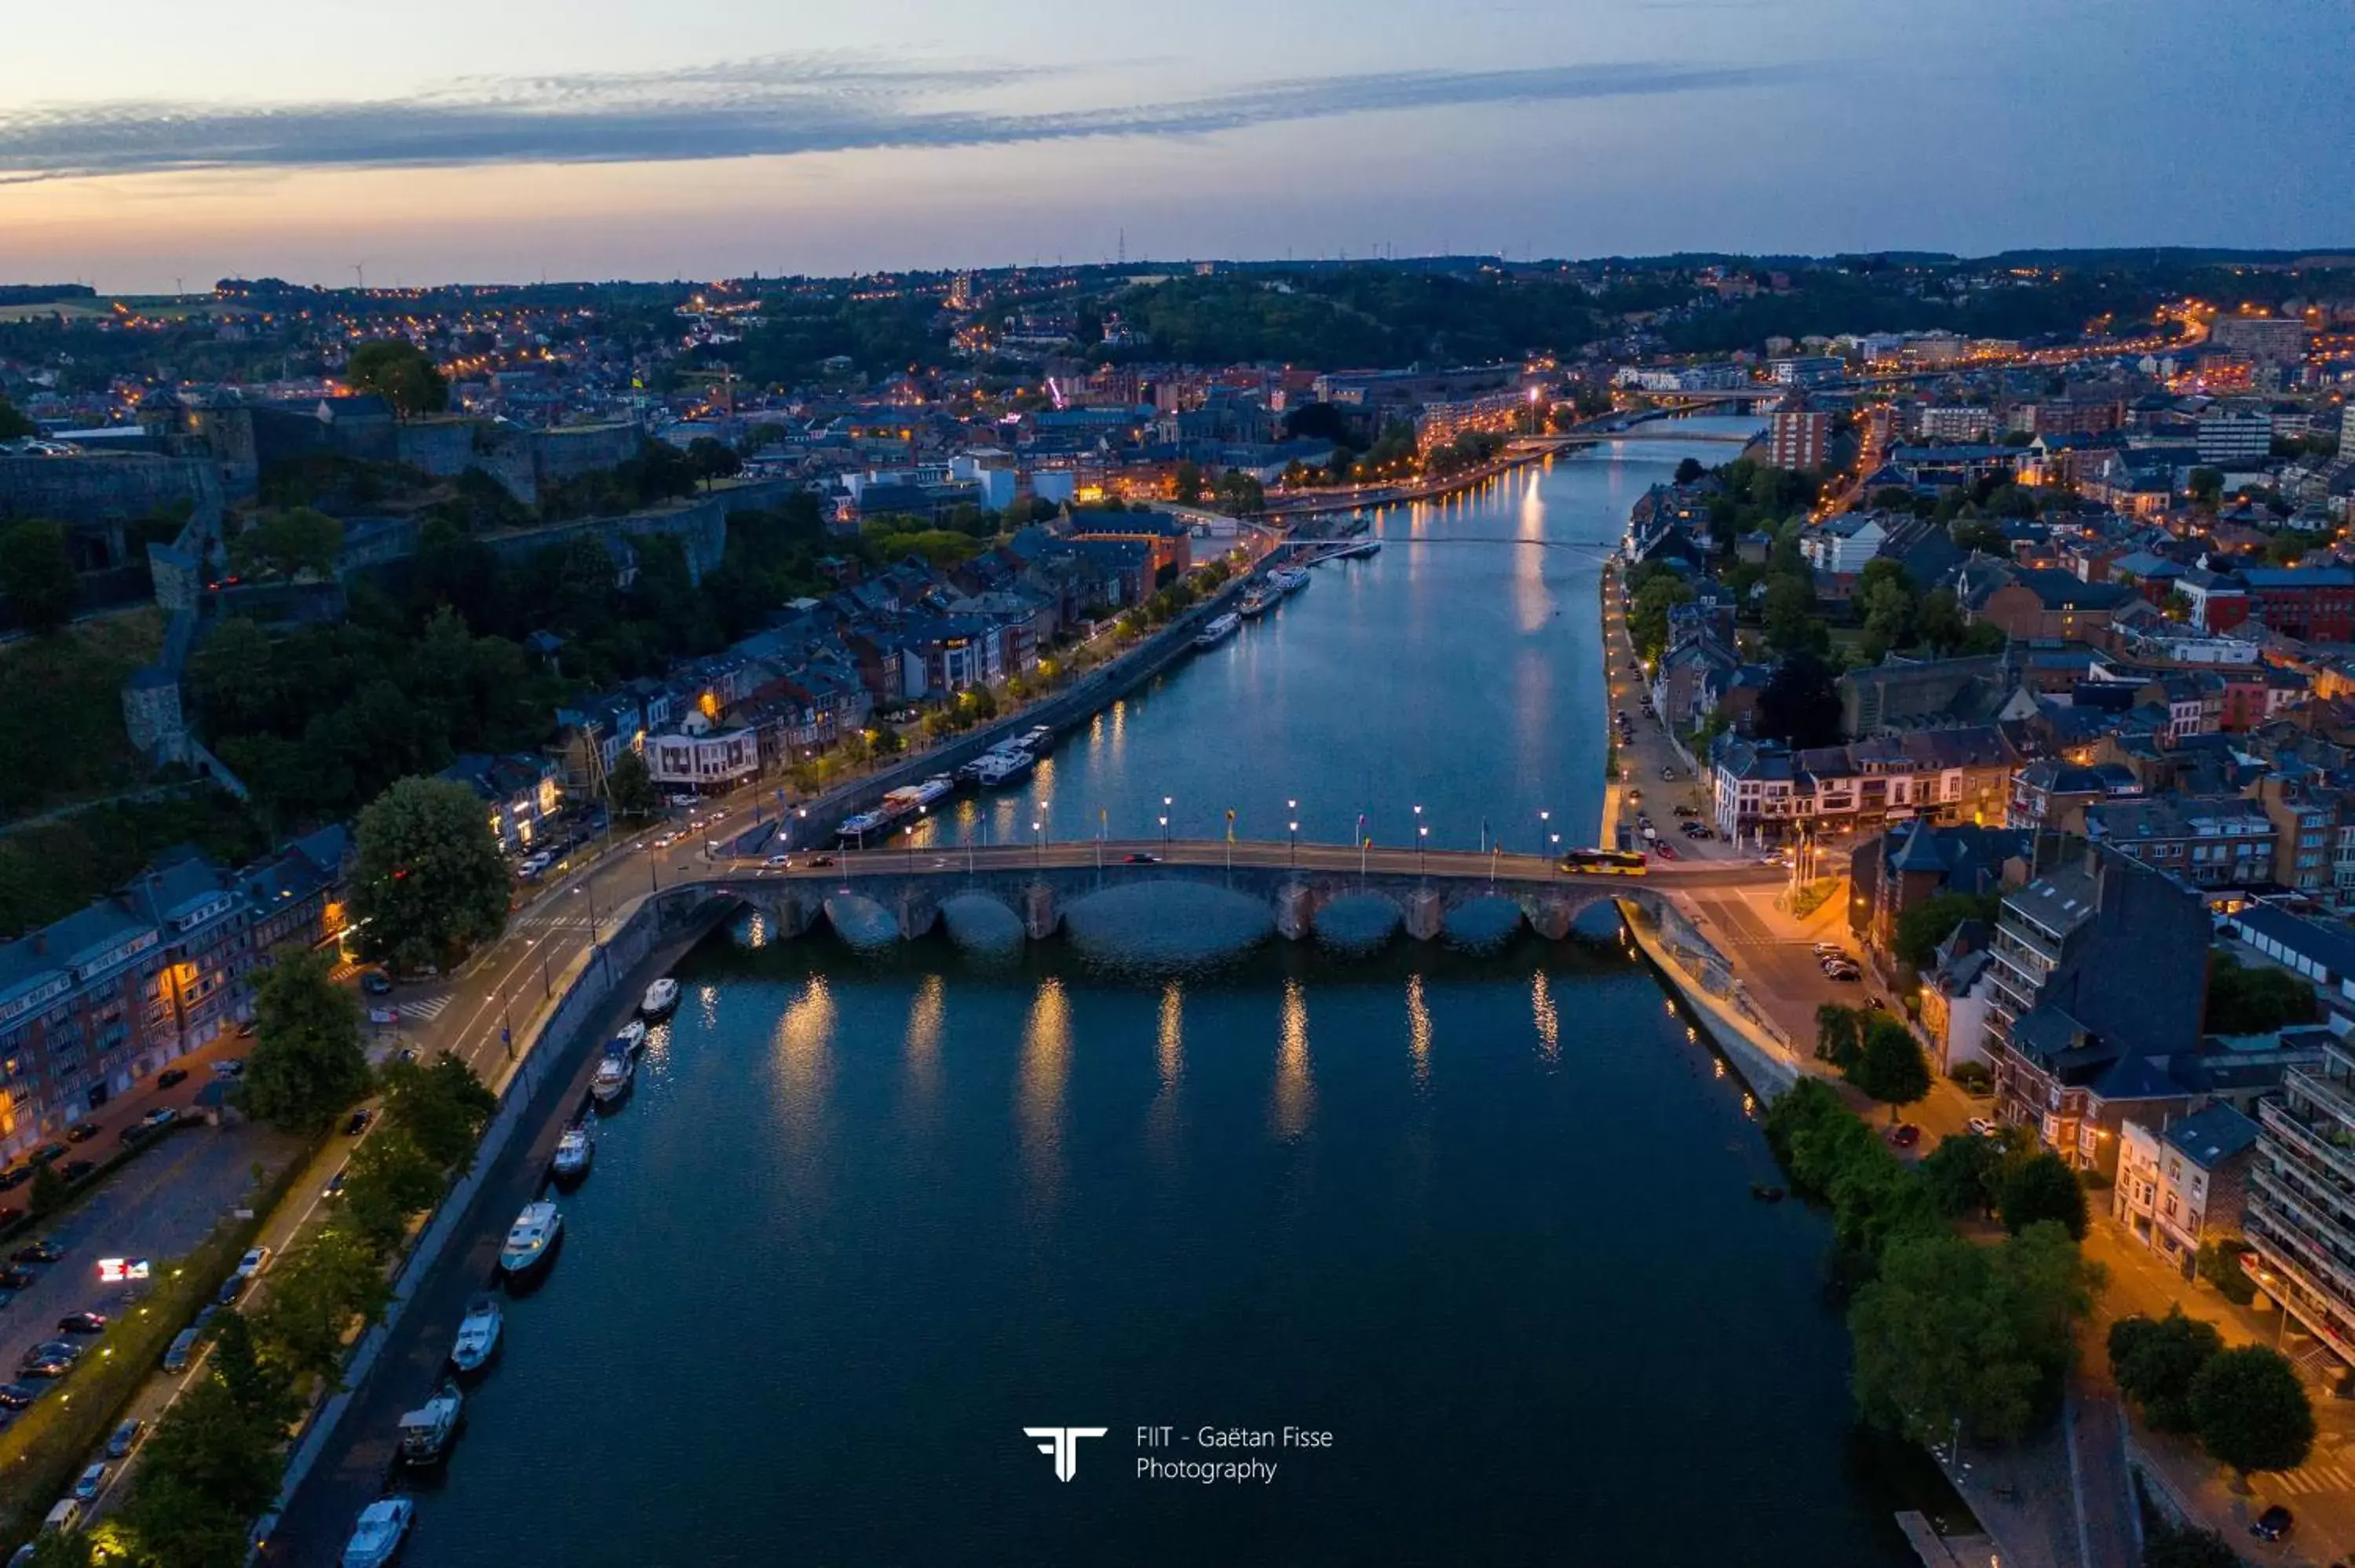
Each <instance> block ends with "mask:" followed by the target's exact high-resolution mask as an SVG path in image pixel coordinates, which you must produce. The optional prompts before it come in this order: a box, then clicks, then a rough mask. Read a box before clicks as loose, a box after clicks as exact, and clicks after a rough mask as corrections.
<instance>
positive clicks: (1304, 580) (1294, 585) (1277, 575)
mask: <svg viewBox="0 0 2355 1568" xmlns="http://www.w3.org/2000/svg"><path fill="white" fill-rule="evenodd" d="M1267 580H1268V581H1269V582H1270V583H1272V584H1273V585H1274V588H1275V590H1276V592H1278V593H1280V594H1283V595H1284V596H1285V597H1286V598H1289V597H1291V596H1292V595H1294V594H1296V593H1298V592H1299V591H1300V590H1301V589H1302V588H1306V587H1307V586H1308V573H1307V571H1306V569H1305V568H1304V567H1276V568H1275V570H1273V571H1272V572H1270V573H1268V574H1267Z"/></svg>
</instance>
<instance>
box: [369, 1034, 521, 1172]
mask: <svg viewBox="0 0 2355 1568" xmlns="http://www.w3.org/2000/svg"><path fill="white" fill-rule="evenodd" d="M498 1108H499V1101H498V1097H497V1096H496V1095H494V1094H492V1093H491V1091H490V1090H489V1089H487V1088H485V1087H484V1086H483V1081H482V1080H481V1079H480V1078H477V1077H476V1076H474V1069H473V1068H471V1067H469V1066H467V1065H466V1064H465V1063H464V1061H463V1060H462V1059H460V1058H459V1057H456V1056H453V1055H449V1054H442V1055H440V1056H437V1057H435V1058H434V1059H433V1064H432V1065H431V1066H421V1065H418V1064H417V1063H414V1062H394V1063H391V1064H389V1065H387V1066H386V1068H385V1070H384V1119H385V1124H386V1126H387V1127H389V1128H399V1129H400V1130H401V1131H403V1132H405V1133H407V1134H408V1135H409V1136H410V1139H413V1140H414V1141H415V1142H416V1145H417V1148H418V1150H419V1151H420V1152H421V1153H422V1154H424V1156H425V1157H426V1158H427V1159H429V1160H432V1161H433V1163H434V1164H435V1165H436V1166H438V1167H440V1168H441V1169H442V1170H443V1171H453V1172H454V1171H457V1170H458V1169H459V1168H460V1167H461V1166H463V1165H464V1164H465V1162H466V1161H467V1160H468V1159H469V1158H471V1157H472V1155H473V1154H474V1145H475V1143H476V1142H477V1141H478V1140H479V1139H481V1138H482V1136H483V1129H484V1128H486V1127H488V1126H489V1125H490V1124H491V1118H492V1117H494V1116H496V1115H497V1114H498Z"/></svg>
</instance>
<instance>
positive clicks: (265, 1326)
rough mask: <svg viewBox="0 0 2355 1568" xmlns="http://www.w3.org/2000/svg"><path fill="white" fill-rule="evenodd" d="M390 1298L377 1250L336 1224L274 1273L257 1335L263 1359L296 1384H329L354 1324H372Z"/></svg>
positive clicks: (255, 1320) (257, 1321) (259, 1316)
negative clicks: (314, 1381)
mask: <svg viewBox="0 0 2355 1568" xmlns="http://www.w3.org/2000/svg"><path fill="white" fill-rule="evenodd" d="M391 1299H392V1287H391V1285H390V1284H389V1282H388V1281H387V1280H386V1279H385V1277H384V1268H383V1266H382V1265H380V1264H379V1263H378V1261H377V1249H376V1247H375V1246H374V1245H372V1244H371V1243H370V1242H369V1241H368V1239H367V1238H366V1237H364V1236H362V1235H361V1234H358V1232H357V1231H356V1230H352V1229H347V1228H346V1227H344V1226H340V1225H330V1226H328V1227H327V1228H326V1229H325V1230H323V1231H321V1232H319V1233H318V1234H316V1235H314V1237H312V1238H311V1240H310V1242H309V1243H308V1245H304V1246H301V1247H297V1248H296V1249H294V1250H293V1252H291V1253H289V1254H288V1255H286V1256H285V1258H284V1259H282V1261H281V1262H280V1263H279V1265H278V1266H277V1267H276V1268H274V1269H272V1271H271V1274H270V1296H269V1298H268V1299H267V1300H265V1301H263V1302H262V1304H261V1308H259V1309H258V1310H256V1311H255V1313H254V1314H253V1331H254V1333H255V1335H256V1336H257V1337H258V1338H259V1339H260V1340H261V1346H262V1351H263V1355H264V1359H265V1360H266V1361H272V1362H275V1363H276V1364H277V1365H279V1366H282V1367H283V1368H285V1369H286V1370H287V1371H288V1372H291V1373H292V1374H293V1376H294V1377H295V1378H296V1379H298V1380H299V1379H302V1378H306V1377H321V1378H331V1377H333V1376H334V1375H335V1373H336V1369H337V1368H339V1367H341V1366H342V1365H343V1360H344V1344H345V1339H346V1335H348V1334H349V1333H350V1332H351V1330H352V1326H353V1324H354V1322H355V1320H357V1321H358V1322H360V1323H362V1324H367V1323H373V1322H374V1321H376V1319H378V1317H380V1316H381V1315H382V1314H383V1312H384V1308H385V1303H387V1302H388V1301H390V1300H391Z"/></svg>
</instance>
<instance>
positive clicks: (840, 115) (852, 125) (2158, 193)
mask: <svg viewBox="0 0 2355 1568" xmlns="http://www.w3.org/2000/svg"><path fill="white" fill-rule="evenodd" d="M2347 3H2348V0H2197V3H2195V0H1893V3H1892V0H1184V3H1182V4H1178V3H1171V0H1154V3H1152V4H1144V3H1141V0H1087V3H1082V0H1019V3H1018V4H1014V5H996V6H991V5H975V4H973V3H972V0H852V3H820V0H792V3H790V4H780V3H779V0H697V3H696V4H693V5H652V4H648V3H647V0H405V3H402V4H400V5H391V4H384V3H380V0H236V4H234V5H228V6H216V7H213V8H212V9H210V10H196V11H192V10H191V9H189V7H188V6H187V5H186V4H185V0H173V3H171V4H165V3H164V0H112V3H111V4H110V5H107V6H106V7H105V8H104V9H103V11H102V13H99V14H92V13H85V12H81V11H80V10H78V9H77V8H76V7H72V6H65V5H40V6H32V5H27V6H24V7H21V8H16V7H12V8H11V9H12V14H11V15H10V16H9V17H8V20H7V23H6V32H7V37H6V42H5V48H0V282H58V281H88V282H91V283H93V284H95V285H97V286H98V287H99V288H100V289H101V290H102V291H170V290H173V289H176V288H180V287H184V286H185V287H186V288H189V289H200V288H205V287H208V286H209V285H210V283H211V282H212V281H213V280H214V279H216V278H219V277H226V276H248V277H259V276H265V275H266V276H276V277H282V278H287V279H291V280H293V281H300V282H313V283H326V284H348V283H350V282H352V281H355V280H356V279H357V278H360V277H362V276H365V278H366V281H368V282H369V283H371V284H396V283H407V284H421V283H430V282H440V281H532V280H536V279H538V278H541V277H547V278H551V279H558V278H562V279H583V278H585V279H606V278H698V279H699V278H718V277H731V276H741V275H744V274H748V273H755V272H758V273H762V274H769V275H775V274H781V273H820V274H838V273H845V272H854V271H866V270H880V269H890V268H938V267H953V266H996V265H1005V264H1008V263H1029V262H1044V261H1055V260H1070V261H1082V260H1107V259H1111V258H1113V257H1114V256H1115V255H1116V254H1120V253H1123V252H1124V253H1125V255H1126V256H1127V257H1128V258H1129V259H1131V260H1139V259H1152V260H1190V259H1198V258H1210V257H1257V258H1282V257H1286V256H1294V257H1311V256H1337V255H1343V256H1368V255H1374V254H1378V253H1381V254H1394V255H1400V256H1406V255H1415V254H1431V253H1437V252H1448V253H1464V252H1479V253H1487V254H1500V255H1504V256H1508V257H1510V258H1513V259H1516V260H1518V259H1522V258H1531V257H1553V256H1562V257H1586V256H1599V255H1614V254H1615V255H1639V254H1650V253H1657V252H1661V251H1667V250H1677V249H1706V250H1731V251H1744V252H1753V253H1756V252H1814V253H1822V252H1830V251H1837V250H1858V249H1931V250H1951V251H1956V252H1960V253H1963V254H1966V255H1978V254H1987V253H1989V252H1992V251H1996V250H1999V249H2006V248H2010V247H2019V246H2105V245H2126V246H2139V245H2158V244H2181V245H2236V246H2253V247H2268V248H2283V249H2332V250H2341V251H2345V250H2355V180H2350V177H2349V168H2350V164H2349V153H2348V149H2349V148H2350V145H2355V93H2350V92H2349V91H2348V90H2347V87H2346V84H2347V82H2348V81H2349V80H2350V79H2355V27H2350V26H2348V14H2347ZM18 10H21V14H15V13H16V12H17V11H18Z"/></svg>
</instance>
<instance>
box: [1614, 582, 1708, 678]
mask: <svg viewBox="0 0 2355 1568" xmlns="http://www.w3.org/2000/svg"><path fill="white" fill-rule="evenodd" d="M1699 597H1700V596H1699V594H1698V593H1696V592H1695V591H1694V588H1693V586H1692V584H1690V583H1689V582H1687V581H1685V579H1684V578H1682V577H1678V575H1677V574H1676V573H1674V572H1661V573H1659V574H1658V575H1657V576H1656V577H1652V578H1650V579H1649V580H1648V581H1646V583H1645V584H1644V586H1643V587H1641V588H1637V589H1636V599H1635V602H1634V603H1632V604H1630V605H1629V606H1628V607H1627V637H1628V640H1629V641H1632V642H1634V643H1635V645H1636V657H1637V658H1639V659H1641V660H1643V661H1644V662H1646V663H1647V664H1648V663H1650V662H1652V661H1653V660H1655V659H1657V658H1658V657H1659V656H1660V651H1661V650H1662V649H1664V648H1666V647H1667V646H1668V611H1669V610H1671V609H1675V608H1676V607H1677V606H1678V605H1680V604H1690V603H1691V602H1692V601H1693V600H1694V599H1697V598H1699Z"/></svg>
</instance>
